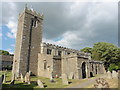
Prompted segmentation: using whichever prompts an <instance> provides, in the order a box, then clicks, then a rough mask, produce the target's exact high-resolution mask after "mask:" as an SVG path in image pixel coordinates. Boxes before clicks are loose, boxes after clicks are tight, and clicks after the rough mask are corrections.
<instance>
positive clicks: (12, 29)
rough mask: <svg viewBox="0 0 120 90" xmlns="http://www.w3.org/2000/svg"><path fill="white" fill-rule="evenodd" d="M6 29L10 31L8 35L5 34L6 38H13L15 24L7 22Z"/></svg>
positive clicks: (14, 35)
mask: <svg viewBox="0 0 120 90" xmlns="http://www.w3.org/2000/svg"><path fill="white" fill-rule="evenodd" d="M7 27H8V28H9V29H10V33H7V36H8V37H9V38H15V37H16V32H17V30H16V29H17V24H16V23H15V22H14V21H9V22H8V23H7Z"/></svg>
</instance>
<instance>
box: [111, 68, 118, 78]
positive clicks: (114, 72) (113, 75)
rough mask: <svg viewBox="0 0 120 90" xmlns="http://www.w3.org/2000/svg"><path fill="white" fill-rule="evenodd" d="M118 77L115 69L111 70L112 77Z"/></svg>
mask: <svg viewBox="0 0 120 90" xmlns="http://www.w3.org/2000/svg"><path fill="white" fill-rule="evenodd" d="M117 77H118V75H117V72H116V71H114V70H113V71H112V78H117Z"/></svg>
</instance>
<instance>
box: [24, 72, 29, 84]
mask: <svg viewBox="0 0 120 90" xmlns="http://www.w3.org/2000/svg"><path fill="white" fill-rule="evenodd" d="M25 82H27V83H28V84H30V74H29V73H28V72H27V73H26V75H25Z"/></svg>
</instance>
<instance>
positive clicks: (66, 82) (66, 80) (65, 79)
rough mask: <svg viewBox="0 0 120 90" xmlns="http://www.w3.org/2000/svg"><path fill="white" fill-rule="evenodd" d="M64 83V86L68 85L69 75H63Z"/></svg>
mask: <svg viewBox="0 0 120 90" xmlns="http://www.w3.org/2000/svg"><path fill="white" fill-rule="evenodd" d="M62 83H63V84H64V85H68V79H67V75H66V74H65V73H63V74H62Z"/></svg>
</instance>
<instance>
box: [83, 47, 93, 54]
mask: <svg viewBox="0 0 120 90" xmlns="http://www.w3.org/2000/svg"><path fill="white" fill-rule="evenodd" d="M81 51H82V52H85V53H92V52H91V51H92V48H90V47H85V48H83V49H81Z"/></svg>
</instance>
